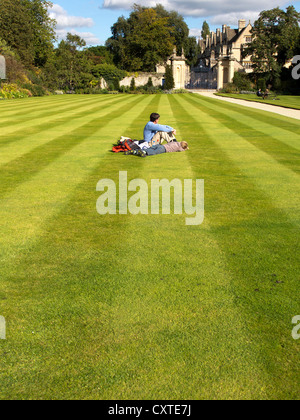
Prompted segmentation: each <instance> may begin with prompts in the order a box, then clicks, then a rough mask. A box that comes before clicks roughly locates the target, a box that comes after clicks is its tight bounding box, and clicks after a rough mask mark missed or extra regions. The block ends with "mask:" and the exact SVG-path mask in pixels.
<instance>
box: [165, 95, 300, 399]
mask: <svg viewBox="0 0 300 420" xmlns="http://www.w3.org/2000/svg"><path fill="white" fill-rule="evenodd" d="M171 101H172V102H173V104H174V109H175V112H176V113H177V114H176V115H177V116H178V120H179V121H181V123H180V122H179V126H180V127H181V130H182V131H184V132H186V135H188V134H191V135H193V134H194V136H195V134H196V135H199V134H200V135H201V141H199V140H198V139H197V138H195V137H194V138H193V139H192V147H191V153H189V154H188V156H189V159H190V161H191V163H192V167H193V169H194V170H195V173H196V174H197V177H201V178H202V177H204V178H205V180H206V194H205V209H206V212H205V215H206V219H208V221H209V224H210V232H209V233H210V235H211V236H212V238H213V240H215V241H217V243H218V247H219V249H220V250H221V253H222V255H223V257H224V258H225V259H226V268H227V270H228V273H230V275H231V284H230V285H229V287H228V284H227V285H226V288H227V293H228V294H229V295H230V296H231V298H232V302H233V304H234V306H235V308H236V310H237V311H238V312H239V314H240V316H241V318H242V319H243V328H242V329H241V332H243V333H246V336H245V337H244V338H245V339H246V341H247V342H248V354H247V358H249V360H252V363H253V362H254V366H253V368H254V369H256V368H258V369H261V374H262V375H263V372H265V381H266V382H265V384H264V385H263V388H262V389H261V390H257V391H258V393H257V394H252V398H253V396H254V395H255V397H254V398H257V397H258V398H261V397H263V395H266V396H267V398H287V397H288V396H289V397H291V398H296V392H297V391H295V388H294V384H295V383H296V382H297V373H296V372H295V371H294V369H293V365H294V363H296V359H297V347H296V345H295V342H292V340H290V331H289V324H290V319H291V318H292V317H293V315H292V314H293V313H294V312H295V311H297V307H298V305H299V300H298V298H297V296H296V295H295V290H296V288H297V275H296V273H297V272H298V271H299V269H300V261H299V258H298V254H299V241H298V232H297V230H296V229H295V224H297V219H291V217H290V215H289V214H288V215H287V214H286V213H284V212H282V211H281V210H280V209H278V208H277V206H276V205H274V203H273V202H272V201H271V200H270V199H269V197H268V196H267V195H266V194H264V193H263V192H262V191H261V190H260V189H258V188H257V185H256V183H255V182H253V180H252V179H251V178H250V179H249V178H248V177H247V176H245V175H243V174H242V173H241V169H240V167H239V165H238V164H237V162H236V161H235V160H234V159H231V158H230V157H228V155H227V153H226V151H224V150H223V147H222V146H221V145H220V144H218V142H216V141H215V132H214V129H212V127H211V126H210V125H208V124H207V123H206V121H207V118H202V114H201V113H200V112H199V110H198V115H197V114H195V113H194V112H193V111H192V112H190V108H189V107H187V106H186V105H185V104H184V102H183V103H182V104H181V103H180V102H179V101H178V99H177V97H176V98H175V97H172V98H171ZM186 121H188V123H186ZM194 140H195V141H194ZM225 141H226V139H225ZM199 157H200V159H199ZM246 157H247V155H246V156H245V159H246ZM274 187H275V188H276V186H274ZM286 188H287V189H288V190H289V191H290V190H291V189H293V185H288V184H287V185H286ZM210 235H207V239H208V238H209V237H210ZM210 242H211V239H210V240H208V244H210ZM278 343H281V346H279V347H280V348H279V347H278ZM252 352H254V354H252ZM249 353H250V354H249ZM282 360H285V361H286V362H287V363H282ZM247 364H248V360H245V366H247ZM254 375H255V376H256V373H255V374H254ZM282 377H285V378H288V380H287V383H286V388H285V389H281V385H280V384H281V378H282ZM255 380H256V378H255ZM257 391H256V392H257Z"/></svg>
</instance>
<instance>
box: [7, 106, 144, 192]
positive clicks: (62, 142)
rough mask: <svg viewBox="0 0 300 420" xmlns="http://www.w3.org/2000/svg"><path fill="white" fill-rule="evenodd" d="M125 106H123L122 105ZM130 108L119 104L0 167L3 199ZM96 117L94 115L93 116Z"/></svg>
mask: <svg viewBox="0 0 300 420" xmlns="http://www.w3.org/2000/svg"><path fill="white" fill-rule="evenodd" d="M141 99H143V98H135V101H134V102H133V104H132V105H133V106H134V105H135V103H136V102H141ZM122 105H123V104H122ZM127 109H128V103H127V101H126V105H123V106H121V104H120V102H119V103H118V108H117V109H115V110H113V111H111V112H108V113H104V114H101V116H99V115H98V116H97V118H94V119H92V120H90V121H89V122H88V123H86V124H82V125H81V126H79V127H76V129H73V130H71V131H69V132H67V133H65V134H64V135H63V136H60V137H57V138H55V139H54V140H52V141H49V142H47V143H46V144H43V145H40V146H38V147H36V148H35V149H33V150H31V151H30V152H28V153H26V154H24V155H22V156H21V157H20V158H18V159H15V160H14V161H10V162H8V163H7V164H6V165H3V166H1V167H0V180H1V183H0V198H3V196H4V195H6V194H7V193H8V192H9V191H12V190H14V189H15V188H16V186H17V185H19V184H20V183H23V182H27V181H28V180H29V179H30V178H32V177H33V176H34V175H35V174H37V173H38V172H40V171H42V170H43V169H44V168H45V167H47V166H48V165H50V164H51V163H52V162H53V161H54V160H55V159H57V158H58V157H59V156H61V155H62V154H64V153H67V152H68V151H70V150H71V149H72V148H74V147H75V146H78V145H79V144H80V143H82V142H84V141H85V140H86V136H87V133H88V136H89V137H90V136H92V135H93V134H94V133H97V132H99V130H101V128H102V127H105V126H106V125H107V123H108V122H111V121H113V120H115V119H117V118H118V117H119V116H120V115H122V114H123V113H125V112H126V111H127ZM91 115H94V114H91Z"/></svg>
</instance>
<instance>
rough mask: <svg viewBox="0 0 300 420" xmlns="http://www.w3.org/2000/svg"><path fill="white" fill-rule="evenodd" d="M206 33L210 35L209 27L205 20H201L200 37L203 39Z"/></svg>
mask: <svg viewBox="0 0 300 420" xmlns="http://www.w3.org/2000/svg"><path fill="white" fill-rule="evenodd" d="M207 35H210V27H209V24H208V23H207V22H206V20H205V21H204V22H203V25H202V31H201V36H202V39H204V40H205V39H206V36H207Z"/></svg>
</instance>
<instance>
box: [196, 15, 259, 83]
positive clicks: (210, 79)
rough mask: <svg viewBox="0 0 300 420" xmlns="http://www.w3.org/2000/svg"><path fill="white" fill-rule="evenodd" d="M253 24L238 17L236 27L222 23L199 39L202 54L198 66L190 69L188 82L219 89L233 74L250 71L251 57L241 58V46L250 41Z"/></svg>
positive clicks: (229, 81)
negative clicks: (202, 38)
mask: <svg viewBox="0 0 300 420" xmlns="http://www.w3.org/2000/svg"><path fill="white" fill-rule="evenodd" d="M251 30H252V25H251V23H250V22H249V24H248V25H247V24H246V21H245V20H244V19H240V20H239V22H238V28H237V29H231V27H230V26H227V25H223V26H222V30H221V29H217V30H216V32H211V34H210V35H207V37H206V40H201V41H199V45H200V48H201V57H200V62H199V65H198V66H197V67H195V68H193V69H192V73H193V74H192V77H191V85H192V86H195V85H197V84H199V85H200V87H201V86H202V87H205V86H204V85H205V84H206V85H207V87H208V88H211V89H222V88H224V87H226V85H227V84H228V83H231V82H232V80H233V77H234V73H235V72H236V71H238V72H244V73H250V72H252V62H251V57H245V58H244V57H243V55H242V53H243V49H244V48H245V47H246V46H247V44H249V43H250V42H252V34H251Z"/></svg>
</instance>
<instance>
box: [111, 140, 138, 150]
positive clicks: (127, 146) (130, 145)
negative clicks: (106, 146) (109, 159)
mask: <svg viewBox="0 0 300 420" xmlns="http://www.w3.org/2000/svg"><path fill="white" fill-rule="evenodd" d="M139 149H140V147H139V146H138V145H137V144H135V143H134V142H133V141H132V140H131V139H126V140H124V141H120V142H119V144H118V145H116V146H114V147H113V148H112V151H113V152H114V153H120V152H127V151H128V150H139Z"/></svg>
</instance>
